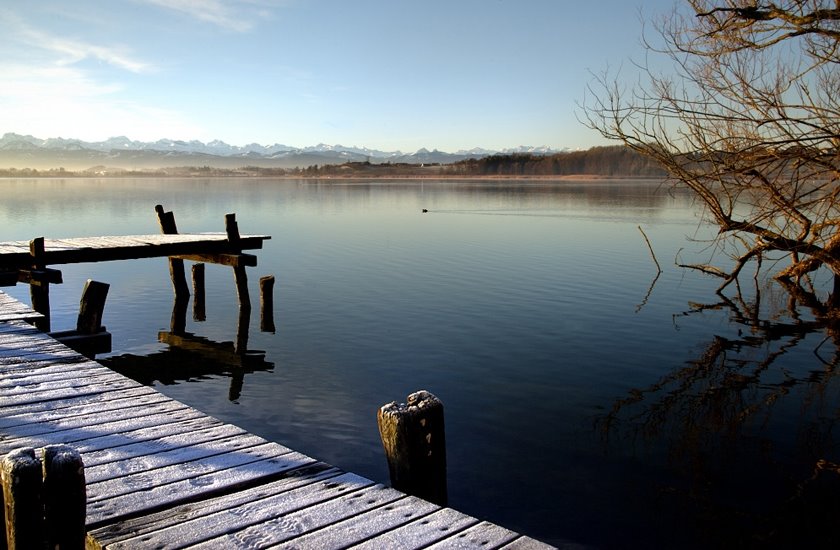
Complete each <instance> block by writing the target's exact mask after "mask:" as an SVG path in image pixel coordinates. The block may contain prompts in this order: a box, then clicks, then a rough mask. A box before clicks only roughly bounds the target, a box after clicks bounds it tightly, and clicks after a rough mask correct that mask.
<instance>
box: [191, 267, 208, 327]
mask: <svg viewBox="0 0 840 550" xmlns="http://www.w3.org/2000/svg"><path fill="white" fill-rule="evenodd" d="M192 284H193V320H194V321H199V322H201V321H205V320H207V309H206V306H205V301H204V264H203V263H197V264H193V265H192Z"/></svg>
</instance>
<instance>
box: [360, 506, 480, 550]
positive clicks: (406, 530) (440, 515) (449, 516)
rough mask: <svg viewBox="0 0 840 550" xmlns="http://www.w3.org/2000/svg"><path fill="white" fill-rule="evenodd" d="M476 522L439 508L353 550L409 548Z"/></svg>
mask: <svg viewBox="0 0 840 550" xmlns="http://www.w3.org/2000/svg"><path fill="white" fill-rule="evenodd" d="M477 523H478V520H477V519H476V518H474V517H472V516H468V515H466V514H462V513H461V512H458V511H456V510H453V509H452V508H442V509H440V510H438V511H436V512H433V513H431V514H429V515H428V516H425V517H422V518H419V519H416V520H414V521H412V522H410V523H407V524H405V525H403V526H402V527H398V528H396V529H393V530H390V531H386V532H384V533H382V534H381V535H378V536H375V537H373V538H371V539H368V540H366V541H364V542H362V543H360V544H358V545H355V546H353V549H354V550H380V549H381V548H388V549H392V550H409V549H414V548H422V547H425V546H428V545H429V544H433V543H435V542H438V541H439V540H441V539H443V538H445V537H449V536H451V535H452V534H455V533H458V532H459V531H462V530H464V529H466V528H467V527H471V526H473V525H475V524H477Z"/></svg>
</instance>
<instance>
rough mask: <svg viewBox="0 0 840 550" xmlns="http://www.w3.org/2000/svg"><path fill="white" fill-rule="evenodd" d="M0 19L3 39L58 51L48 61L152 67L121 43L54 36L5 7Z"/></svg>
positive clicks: (136, 68) (139, 70)
mask: <svg viewBox="0 0 840 550" xmlns="http://www.w3.org/2000/svg"><path fill="white" fill-rule="evenodd" d="M0 22H2V24H3V26H4V35H5V36H4V40H5V41H8V42H11V43H13V44H16V45H17V46H18V47H20V46H23V47H24V48H25V49H32V48H35V49H39V50H42V51H46V52H49V53H52V54H57V57H55V58H52V59H50V60H49V62H50V63H51V64H57V65H72V64H74V63H78V62H80V61H84V60H85V59H88V58H92V59H97V60H99V61H102V62H104V63H107V64H109V65H112V66H114V67H117V68H119V69H122V70H125V71H129V72H132V73H142V72H148V71H151V70H153V67H152V65H150V64H149V63H146V62H143V61H140V60H138V59H134V58H133V57H131V56H130V55H129V54H128V53H126V51H125V48H124V47H121V46H102V45H97V44H92V43H89V42H85V41H82V40H73V39H70V38H62V37H60V36H55V35H53V34H50V33H47V32H44V31H42V30H39V29H36V28H34V27H32V26H30V25H28V24H26V23H25V22H24V21H22V20H21V19H20V18H18V17H17V16H15V15H13V14H12V13H10V12H8V11H3V12H0ZM24 51H25V50H24Z"/></svg>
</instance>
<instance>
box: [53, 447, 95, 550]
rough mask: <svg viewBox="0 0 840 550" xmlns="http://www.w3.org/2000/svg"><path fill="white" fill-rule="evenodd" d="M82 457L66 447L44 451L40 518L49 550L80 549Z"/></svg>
mask: <svg viewBox="0 0 840 550" xmlns="http://www.w3.org/2000/svg"><path fill="white" fill-rule="evenodd" d="M86 506H87V496H86V492H85V466H84V463H83V461H82V455H80V454H79V452H78V451H76V450H75V449H72V448H70V447H68V446H66V445H49V446H47V447H45V448H44V517H45V524H46V536H47V543H48V547H49V548H58V549H60V550H71V549H72V550H84V548H85V518H86V515H87V510H86Z"/></svg>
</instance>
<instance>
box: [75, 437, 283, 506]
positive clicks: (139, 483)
mask: <svg viewBox="0 0 840 550" xmlns="http://www.w3.org/2000/svg"><path fill="white" fill-rule="evenodd" d="M243 444H244V448H239V449H236V448H235V449H233V450H231V451H230V452H228V453H223V454H216V455H212V456H209V457H204V458H199V459H198V460H194V461H192V462H190V461H189V458H188V457H189V454H190V453H192V449H191V448H186V449H176V450H174V451H173V453H174V454H175V457H174V458H173V460H166V458H167V457H166V456H165V455H150V456H148V457H141V458H140V459H138V462H139V468H137V469H136V470H135V471H134V472H131V473H127V472H123V474H124V475H122V476H119V477H115V478H112V477H108V478H107V479H105V480H103V481H97V482H93V483H89V484H88V502H97V501H100V500H106V499H111V498H114V497H118V496H121V495H126V494H129V493H134V492H137V491H146V490H148V489H151V488H153V487H159V486H161V485H167V484H170V483H175V482H178V481H183V480H186V479H191V478H195V477H199V476H202V475H206V474H212V473H215V472H218V471H221V470H225V469H227V468H232V467H235V466H241V465H243V464H248V463H250V462H256V461H258V460H262V459H266V458H272V457H275V456H279V455H283V454H286V453H290V452H292V451H291V449H288V448H286V447H284V446H282V445H279V444H277V443H269V442H267V441H266V440H265V439H263V438H261V437H259V436H256V435H252V436H245V439H244V443H243ZM160 456H164V458H160ZM179 457H180V459H179ZM144 463H147V464H148V467H143V466H144ZM105 467H106V468H115V467H116V468H119V467H120V465H119V464H115V465H114V466H109V465H105ZM129 468H131V466H130V465H129Z"/></svg>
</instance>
